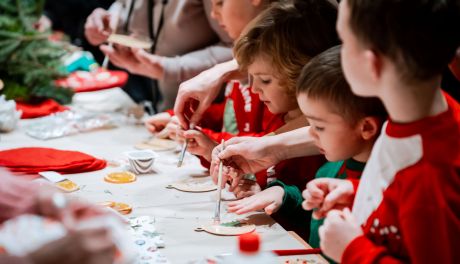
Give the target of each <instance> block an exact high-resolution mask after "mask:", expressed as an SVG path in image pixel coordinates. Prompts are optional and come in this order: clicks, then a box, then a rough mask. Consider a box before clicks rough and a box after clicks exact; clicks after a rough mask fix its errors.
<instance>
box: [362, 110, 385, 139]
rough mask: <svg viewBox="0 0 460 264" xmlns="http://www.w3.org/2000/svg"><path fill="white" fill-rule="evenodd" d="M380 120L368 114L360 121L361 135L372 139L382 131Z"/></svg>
mask: <svg viewBox="0 0 460 264" xmlns="http://www.w3.org/2000/svg"><path fill="white" fill-rule="evenodd" d="M380 123H381V122H380V121H379V120H378V119H377V118H375V117H371V116H367V117H365V118H363V119H362V120H361V121H360V129H361V131H360V132H361V137H362V138H363V139H364V140H370V139H372V138H374V137H375V136H376V135H378V134H379V133H380Z"/></svg>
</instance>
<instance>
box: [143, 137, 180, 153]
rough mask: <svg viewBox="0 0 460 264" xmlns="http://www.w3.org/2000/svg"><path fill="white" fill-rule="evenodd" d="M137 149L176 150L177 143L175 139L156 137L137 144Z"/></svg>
mask: <svg viewBox="0 0 460 264" xmlns="http://www.w3.org/2000/svg"><path fill="white" fill-rule="evenodd" d="M135 148H137V149H151V150H153V151H168V150H175V149H176V148H177V143H176V142H175V141H174V140H170V139H162V138H158V137H154V138H152V139H150V140H147V141H143V142H141V143H139V144H137V145H136V146H135Z"/></svg>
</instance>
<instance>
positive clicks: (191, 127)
mask: <svg viewBox="0 0 460 264" xmlns="http://www.w3.org/2000/svg"><path fill="white" fill-rule="evenodd" d="M194 128H195V126H194V125H193V124H190V129H194ZM188 142H189V139H186V140H185V141H184V144H183V145H182V149H181V151H180V155H179V161H178V162H177V167H178V168H179V167H181V166H182V163H183V162H184V157H185V152H186V151H187V147H188Z"/></svg>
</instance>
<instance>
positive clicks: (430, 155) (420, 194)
mask: <svg viewBox="0 0 460 264" xmlns="http://www.w3.org/2000/svg"><path fill="white" fill-rule="evenodd" d="M458 25H460V7H459V2H458V1H457V0H445V1H400V0H343V1H341V4H340V13H339V20H338V24H337V29H338V32H339V35H340V36H341V38H342V40H343V46H342V58H343V68H344V73H345V76H346V78H347V80H348V81H349V82H350V84H351V87H352V90H353V92H354V93H355V94H358V95H363V96H377V97H379V98H380V99H381V100H382V102H383V103H384V105H385V106H386V108H387V111H388V113H389V116H390V120H389V121H388V123H387V124H386V125H385V126H384V129H383V133H382V135H381V136H380V138H379V139H378V140H377V142H376V144H375V146H374V149H373V150H372V154H371V158H370V160H369V161H368V163H367V166H366V169H365V170H364V172H363V175H362V179H361V182H360V185H359V188H358V190H357V192H356V197H355V199H354V204H353V214H351V213H350V212H349V210H348V209H345V210H343V211H339V210H332V211H329V212H328V214H327V217H326V220H325V222H324V225H323V226H322V227H321V228H320V230H319V234H320V238H321V248H322V250H323V252H324V253H325V254H326V255H328V256H329V257H331V258H333V259H334V260H336V261H341V262H342V263H363V262H365V263H376V262H379V263H380V262H385V263H387V262H388V263H399V262H410V263H456V262H458V260H459V259H460V250H459V249H458V245H459V244H460V140H459V138H460V106H459V104H458V103H457V102H455V101H454V100H453V99H452V98H450V97H449V96H447V95H445V94H443V93H442V91H441V90H440V88H439V84H440V80H441V73H442V71H443V69H445V67H446V66H447V65H448V63H449V62H450V61H451V60H452V58H453V57H454V54H455V50H456V49H457V47H458V46H459V45H460V28H459V27H458ZM310 185H311V186H310V187H312V188H310V190H309V188H307V191H306V193H305V194H306V195H305V196H307V197H306V198H308V200H309V203H310V207H319V208H321V207H322V206H321V203H322V202H324V201H325V200H327V199H329V200H334V201H338V200H340V202H341V204H342V205H345V204H346V202H345V201H346V200H347V199H350V198H351V197H352V196H353V194H354V193H353V192H352V191H350V188H346V187H343V186H342V185H340V184H337V183H334V185H335V187H336V188H342V191H339V192H334V191H333V190H332V188H331V187H332V183H331V182H322V183H321V184H316V183H314V182H313V183H311V184H310ZM318 186H321V190H322V192H323V194H322V195H317V194H313V193H314V192H315V191H313V189H314V188H313V187H315V188H316V187H318ZM332 192H334V193H335V197H333V198H332V199H331V198H328V196H330V195H331V194H332ZM307 194H308V195H307ZM348 205H350V203H348ZM328 207H332V208H334V207H335V208H337V206H336V205H334V204H332V205H331V204H329V205H328Z"/></svg>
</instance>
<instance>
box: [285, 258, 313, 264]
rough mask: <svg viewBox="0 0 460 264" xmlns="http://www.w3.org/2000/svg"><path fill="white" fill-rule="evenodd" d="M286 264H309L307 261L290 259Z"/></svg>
mask: <svg viewBox="0 0 460 264" xmlns="http://www.w3.org/2000/svg"><path fill="white" fill-rule="evenodd" d="M284 264H308V261H307V260H306V259H299V258H298V259H289V260H286V261H285V262H284Z"/></svg>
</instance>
